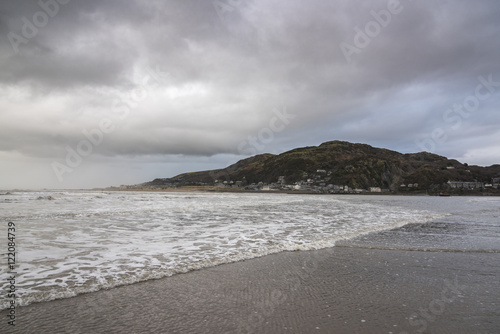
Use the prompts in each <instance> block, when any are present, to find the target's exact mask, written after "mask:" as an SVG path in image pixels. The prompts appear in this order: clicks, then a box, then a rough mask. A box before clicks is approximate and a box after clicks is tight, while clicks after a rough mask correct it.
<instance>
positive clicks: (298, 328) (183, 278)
mask: <svg viewBox="0 0 500 334" xmlns="http://www.w3.org/2000/svg"><path fill="white" fill-rule="evenodd" d="M498 260H499V254H498V253H474V252H471V253H452V252H418V251H393V250H374V249H361V248H343V247H334V248H329V249H324V250H319V251H308V252H283V253H279V254H274V255H269V256H266V257H262V258H257V259H252V260H247V261H242V262H237V263H231V264H225V265H220V266H217V267H213V268H208V269H204V270H198V271H193V272H189V273H186V274H180V275H175V276H173V277H168V278H163V279H159V280H150V281H146V282H142V283H138V284H134V285H129V286H123V287H119V288H115V289H111V290H107V291H99V292H96V293H89V294H84V295H80V296H77V297H75V298H69V299H62V300H56V301H52V302H46V303H36V304H32V305H29V306H27V307H22V308H19V309H18V313H17V314H18V316H17V326H16V327H15V331H13V332H15V333H398V334H399V333H483V334H486V333H489V334H493V333H498V332H499V330H500V306H499V304H498V296H500V287H499V285H498V277H499V276H500V265H499V263H500V261H498ZM2 318H3V319H5V311H3V312H2ZM10 329H12V328H10ZM10 329H9V330H10Z"/></svg>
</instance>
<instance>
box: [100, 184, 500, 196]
mask: <svg viewBox="0 0 500 334" xmlns="http://www.w3.org/2000/svg"><path fill="white" fill-rule="evenodd" d="M92 190H96V191H151V192H215V193H250V194H292V195H293V194H297V195H367V196H372V195H373V196H390V195H393V196H448V195H449V196H500V189H488V190H483V191H472V190H471V191H433V192H428V191H425V190H418V191H404V192H403V191H400V192H369V191H366V192H358V193H353V192H351V193H342V192H336V193H319V192H315V191H308V190H246V189H241V188H229V187H226V188H222V187H212V186H183V187H177V188H173V187H171V188H151V187H134V188H118V187H109V188H93V189H92Z"/></svg>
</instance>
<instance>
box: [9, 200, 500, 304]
mask: <svg viewBox="0 0 500 334" xmlns="http://www.w3.org/2000/svg"><path fill="white" fill-rule="evenodd" d="M499 217H500V197H435V196H434V197H431V196H390V195H373V196H370V195H304V194H284V193H271V192H259V193H202V192H200V193H194V192H193V193H182V192H141V191H137V192H136V191H11V192H0V222H1V223H0V236H1V238H0V249H1V251H0V252H1V253H2V254H4V256H2V259H1V260H0V261H2V263H0V277H1V278H2V279H1V281H0V291H1V292H2V293H1V294H0V309H5V308H7V307H8V305H9V302H10V299H8V298H7V291H8V289H9V286H10V284H11V283H10V282H9V281H8V279H7V278H9V277H11V276H12V275H13V274H12V272H15V283H16V284H15V288H16V303H17V305H19V306H24V305H29V304H32V303H39V302H47V301H50V300H54V299H61V298H70V297H73V296H76V295H79V294H83V293H89V292H93V291H98V290H101V289H112V288H115V287H118V286H123V285H129V284H133V283H137V282H141V281H146V280H151V279H159V278H163V277H168V276H172V275H176V274H179V273H186V272H188V271H192V270H200V269H203V268H207V267H212V266H217V265H220V264H224V263H230V262H236V261H243V260H246V259H251V258H256V257H261V256H265V255H268V254H273V253H278V252H284V251H307V250H316V249H322V248H327V247H361V248H374V249H401V250H417V251H434V252H436V251H437V252H484V253H498V252H500V218H499ZM9 223H12V224H9ZM9 226H15V239H14V242H15V265H14V267H13V268H9V266H8V263H7V262H8V260H7V258H8V257H7V253H8V252H9V251H12V249H10V250H9V245H12V244H9V243H10V242H11V241H9V240H8V228H9ZM11 231H12V230H11ZM374 235H376V237H373V236H374Z"/></svg>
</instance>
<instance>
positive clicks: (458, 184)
mask: <svg viewBox="0 0 500 334" xmlns="http://www.w3.org/2000/svg"><path fill="white" fill-rule="evenodd" d="M448 185H449V186H450V187H451V188H452V189H470V190H473V189H482V188H484V183H482V182H462V181H448Z"/></svg>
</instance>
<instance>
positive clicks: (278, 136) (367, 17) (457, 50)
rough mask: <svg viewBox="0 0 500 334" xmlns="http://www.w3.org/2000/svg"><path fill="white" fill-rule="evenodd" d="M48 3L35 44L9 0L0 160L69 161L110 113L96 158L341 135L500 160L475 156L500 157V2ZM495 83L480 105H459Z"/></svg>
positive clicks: (3, 14) (22, 13)
mask: <svg viewBox="0 0 500 334" xmlns="http://www.w3.org/2000/svg"><path fill="white" fill-rule="evenodd" d="M41 3H43V4H51V5H52V7H51V8H52V10H53V9H54V8H55V7H54V6H56V5H54V4H57V6H56V7H57V13H53V14H54V15H53V16H49V15H47V18H48V20H47V22H46V24H44V25H42V26H40V27H38V28H37V32H36V34H33V35H34V36H25V35H23V32H26V31H27V30H26V29H28V28H26V27H25V25H26V24H27V23H26V21H29V24H35V23H36V22H35V21H34V19H35V18H34V16H36V15H38V20H40V18H42V16H43V15H42V14H43V12H42V11H43V9H42V7H41V6H40V5H39V4H38V2H37V1H4V2H2V4H1V5H0V32H1V34H0V96H1V99H0V101H1V102H0V120H1V123H0V127H1V131H0V142H1V144H0V152H4V153H5V154H17V155H21V156H25V157H26V158H27V157H36V158H37V159H41V158H44V157H45V158H47V159H49V160H51V161H52V160H55V161H60V162H63V161H64V159H65V154H67V147H68V146H69V147H71V148H73V149H76V147H77V145H78V144H79V143H80V142H81V141H82V140H85V139H86V137H85V136H84V134H83V131H87V132H88V131H92V130H96V129H99V124H100V122H102V120H103V119H108V120H110V121H111V122H112V124H113V130H112V131H110V132H109V133H106V134H105V135H104V137H103V141H102V143H99V145H95V147H93V151H92V152H93V154H92V156H90V157H87V158H86V159H87V160H89V161H91V160H93V159H94V158H97V157H99V156H110V157H115V158H117V159H118V158H119V157H120V156H122V157H123V156H134V157H138V159H139V158H140V157H141V156H142V157H144V159H145V161H146V160H147V159H150V157H152V156H155V155H158V156H168V155H169V154H180V155H186V156H190V155H192V156H212V155H217V154H223V153H229V154H236V156H235V157H240V156H243V155H246V154H248V153H249V152H250V151H251V150H250V148H252V149H255V151H257V152H265V151H270V152H274V153H278V152H280V151H282V150H285V149H290V148H293V147H296V146H303V145H317V144H319V143H320V142H322V141H327V140H332V139H343V140H350V141H355V142H366V143H369V144H372V145H376V146H383V147H387V148H390V149H395V150H402V151H405V152H415V151H421V150H423V149H427V150H431V151H433V152H436V153H439V154H443V155H449V156H452V157H454V158H467V159H472V160H474V161H477V163H486V164H492V163H498V162H500V161H499V159H498V155H497V156H496V157H490V158H489V159H488V154H487V153H485V151H484V150H481V149H480V148H481V147H489V148H490V149H489V152H498V151H499V149H498V146H496V145H497V144H492V143H493V142H494V141H495V139H497V138H498V134H499V133H498V130H497V128H498V127H497V125H498V124H499V121H500V119H499V116H498V112H497V110H496V106H497V105H498V102H499V100H500V94H499V91H500V86H496V85H497V82H500V63H499V62H498V59H499V56H500V41H499V40H498V37H497V36H498V35H499V33H500V24H499V23H498V17H500V4H499V3H498V1H486V0H485V1H478V2H474V3H471V2H469V1H465V0H458V1H453V2H450V1H445V0H442V1H433V2H417V1H409V0H406V1H400V2H397V1H393V0H391V1H387V0H386V1H370V2H366V1H326V0H313V1H307V2H306V1H299V0H291V1H283V0H274V1H264V0H248V1H244V0H241V1H229V0H216V1H202V0H198V1H195V0H191V1H97V0H96V1H78V0H72V1H69V2H68V3H65V1H62V0H61V1H60V2H55V0H52V1H50V0H47V1H44V0H42V1H41ZM39 12H42V14H37V13H39ZM387 13H392V14H390V17H387V15H386V14H387ZM40 15H42V16H40ZM384 15H385V16H384ZM376 17H378V20H379V21H377V18H376ZM377 25H378V26H377ZM23 29H24V30H23ZM367 29H368V30H367ZM370 29H372V30H370ZM373 29H375V30H373ZM28 30H29V29H28ZM360 31H361V32H360ZM13 34H16V36H21V37H22V38H23V42H19V40H17V42H16V41H14V42H13V37H12V36H14V35H13ZM361 35H363V36H361ZM367 39H368V41H367ZM360 42H362V43H361V44H363V45H360ZM16 43H17V44H16ZM346 45H349V47H351V49H349V50H350V51H351V52H350V53H349V52H348V53H347V54H346V48H345V46H346ZM352 50H355V52H354V51H352ZM16 51H18V52H16ZM489 76H490V77H491V80H490V81H491V84H490V86H489V87H488V88H484V87H483V88H482V89H481V92H483V95H482V96H486V95H485V94H484V93H485V92H487V93H489V96H488V97H487V98H484V99H481V100H478V102H479V104H478V105H477V106H474V108H472V109H471V110H472V111H466V112H464V111H462V112H458V111H453V108H454V106H455V105H463V104H464V103H468V102H470V101H472V100H470V99H469V100H467V99H468V98H469V97H471V96H472V97H474V96H475V95H474V94H475V90H476V89H477V86H478V85H479V84H481V83H482V82H483V81H484V80H487V81H488V80H489V79H488V78H489ZM481 78H482V79H481ZM481 80H483V81H481ZM473 102H474V101H473ZM280 108H281V109H280ZM283 108H286V110H287V112H288V113H289V114H290V115H293V118H290V122H288V123H286V124H284V125H286V126H285V127H283V128H282V127H281V126H279V125H280V124H278V123H276V119H275V118H276V110H277V109H279V110H283ZM449 109H451V110H452V111H451V113H450V112H448V113H447V110H449ZM272 122H275V123H276V124H274V126H275V130H276V131H274V132H273V133H272V134H269V133H267V135H268V136H267V137H266V138H264V137H262V136H263V134H265V131H264V130H265V129H268V130H269V129H271V128H273V124H271V123H272ZM277 129H279V131H277ZM263 131H264V132H263ZM266 131H267V130H266ZM437 133H441V134H442V135H441V136H436V134H437ZM259 135H260V138H259ZM249 136H250V137H249ZM269 136H272V137H269ZM249 138H257V145H253V144H250V139H249ZM252 145H253V146H252ZM492 145H493V148H491V147H492ZM242 147H245V148H246V149H245V150H243V151H242V149H241V148H242ZM474 161H469V162H474Z"/></svg>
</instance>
